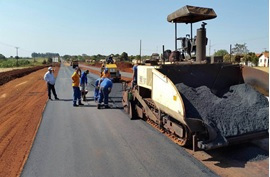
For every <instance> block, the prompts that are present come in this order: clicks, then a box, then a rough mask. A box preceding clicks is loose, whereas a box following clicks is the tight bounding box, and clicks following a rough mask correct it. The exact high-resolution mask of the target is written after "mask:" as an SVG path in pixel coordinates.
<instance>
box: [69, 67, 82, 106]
mask: <svg viewBox="0 0 270 177" xmlns="http://www.w3.org/2000/svg"><path fill="white" fill-rule="evenodd" d="M80 77H81V69H80V68H79V67H76V68H75V71H74V73H73V74H72V76H71V79H72V87H73V106H78V105H83V104H82V102H81V91H80V87H79V85H80ZM77 100H78V105H77Z"/></svg>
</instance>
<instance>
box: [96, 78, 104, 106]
mask: <svg viewBox="0 0 270 177" xmlns="http://www.w3.org/2000/svg"><path fill="white" fill-rule="evenodd" d="M102 81H103V78H102V77H101V78H98V79H97V80H96V82H95V93H94V100H95V102H96V101H98V98H99V88H100V84H101V82H102Z"/></svg>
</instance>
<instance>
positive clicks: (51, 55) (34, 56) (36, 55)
mask: <svg viewBox="0 0 270 177" xmlns="http://www.w3.org/2000/svg"><path fill="white" fill-rule="evenodd" d="M31 56H32V58H37V57H41V58H52V57H59V56H60V55H59V53H50V52H47V53H35V52H34V53H32V54H31Z"/></svg>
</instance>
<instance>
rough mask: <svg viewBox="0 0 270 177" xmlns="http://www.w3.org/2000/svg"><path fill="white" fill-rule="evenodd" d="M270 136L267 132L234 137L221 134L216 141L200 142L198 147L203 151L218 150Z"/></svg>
mask: <svg viewBox="0 0 270 177" xmlns="http://www.w3.org/2000/svg"><path fill="white" fill-rule="evenodd" d="M268 136H269V134H268V132H267V131H260V132H254V133H249V134H244V135H239V136H233V137H226V138H225V137H224V136H222V135H220V134H218V135H217V137H216V139H214V140H212V141H205V142H204V141H198V142H197V147H198V148H200V149H203V150H210V149H216V148H220V147H225V146H228V145H234V144H239V143H245V142H250V141H252V140H257V139H263V138H267V137H268Z"/></svg>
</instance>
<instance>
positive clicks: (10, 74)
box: [0, 66, 48, 85]
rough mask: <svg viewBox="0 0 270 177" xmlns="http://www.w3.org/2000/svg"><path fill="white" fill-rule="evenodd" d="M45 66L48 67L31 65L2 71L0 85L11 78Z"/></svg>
mask: <svg viewBox="0 0 270 177" xmlns="http://www.w3.org/2000/svg"><path fill="white" fill-rule="evenodd" d="M45 67H48V66H36V67H31V68H24V69H14V70H11V71H6V72H2V73H1V75H0V85H3V84H5V83H7V82H9V81H11V80H13V79H16V78H20V77H23V76H25V75H27V74H30V73H32V72H34V71H37V70H39V69H42V68H45Z"/></svg>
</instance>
